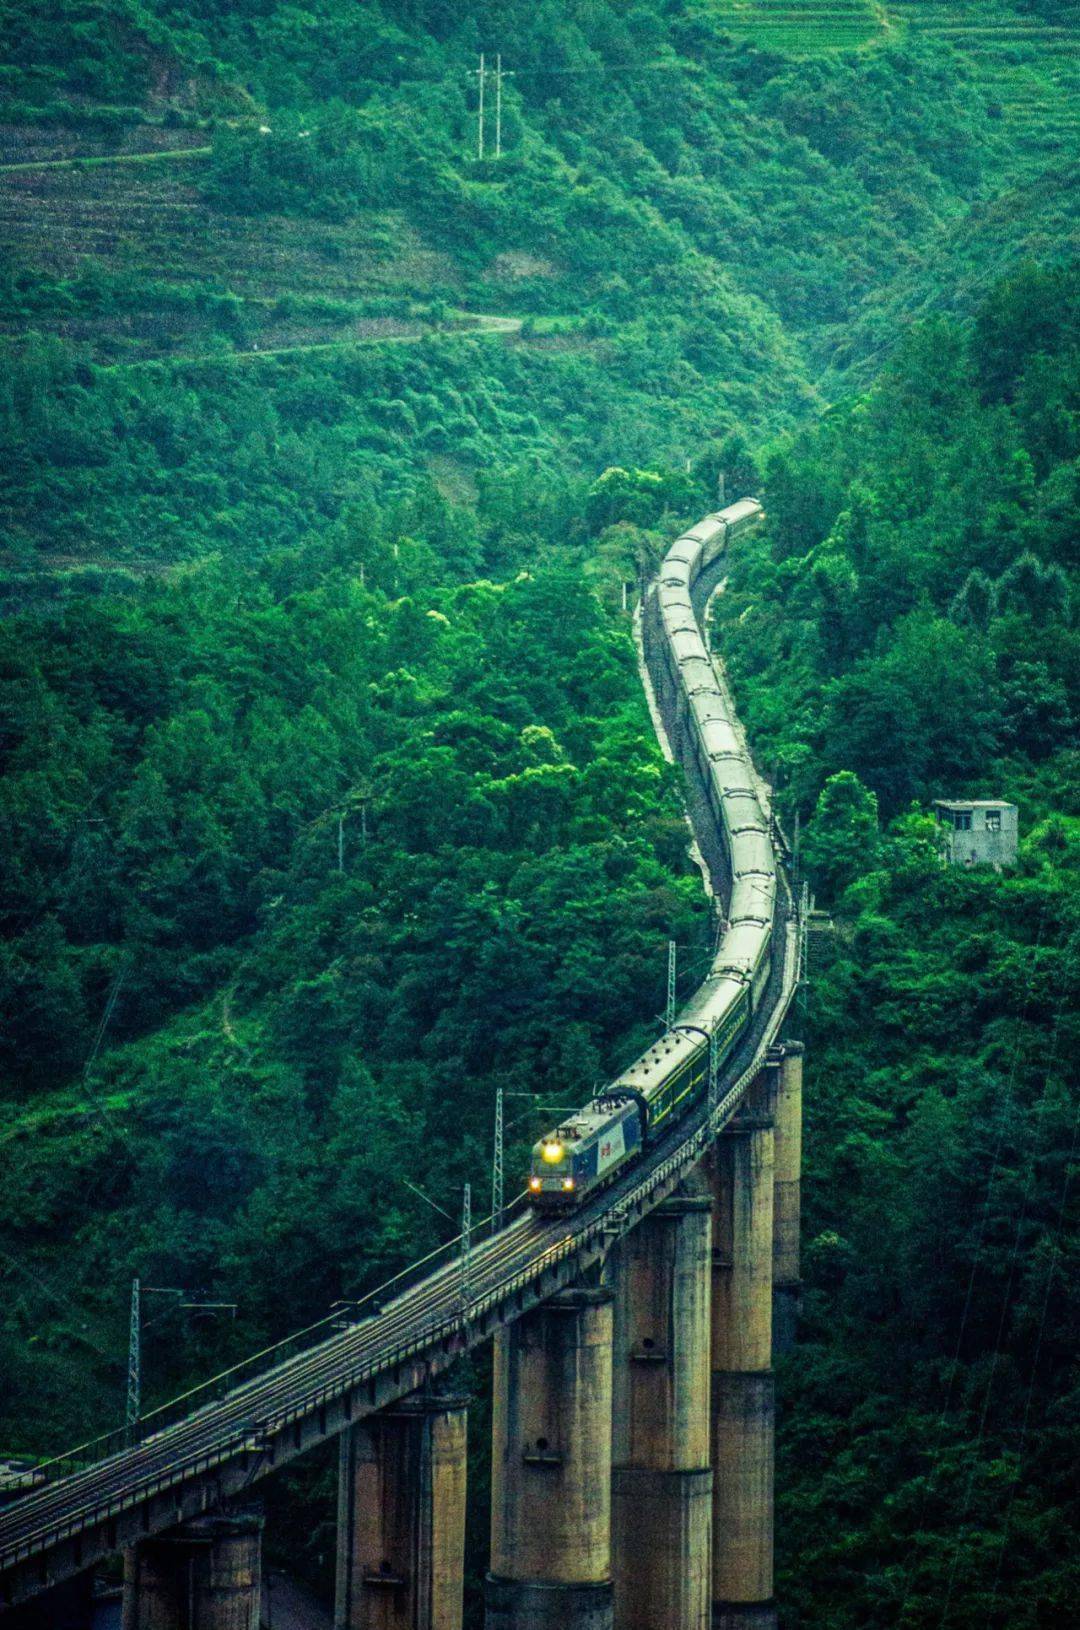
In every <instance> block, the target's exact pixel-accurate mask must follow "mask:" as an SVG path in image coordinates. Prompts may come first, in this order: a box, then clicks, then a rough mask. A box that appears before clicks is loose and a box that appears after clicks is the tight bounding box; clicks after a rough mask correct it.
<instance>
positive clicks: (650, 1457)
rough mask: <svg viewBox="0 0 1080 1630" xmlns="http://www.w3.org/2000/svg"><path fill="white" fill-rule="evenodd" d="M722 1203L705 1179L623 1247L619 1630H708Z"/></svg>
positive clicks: (616, 1490) (617, 1427)
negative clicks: (715, 1274)
mask: <svg viewBox="0 0 1080 1630" xmlns="http://www.w3.org/2000/svg"><path fill="white" fill-rule="evenodd" d="M711 1212H712V1200H711V1196H710V1195H709V1192H708V1188H707V1186H706V1185H705V1184H704V1183H703V1182H702V1181H701V1179H700V1178H697V1177H695V1178H694V1179H691V1182H690V1184H688V1185H687V1192H685V1193H683V1194H680V1195H676V1196H673V1197H672V1198H671V1199H669V1200H665V1201H664V1202H663V1203H662V1204H661V1205H659V1206H657V1207H656V1209H655V1210H654V1211H652V1212H650V1214H649V1216H648V1217H646V1219H645V1220H644V1221H643V1222H642V1223H641V1225H640V1226H639V1227H638V1228H636V1229H635V1230H634V1231H633V1233H631V1234H629V1235H627V1236H626V1237H625V1238H624V1239H623V1240H622V1241H621V1242H620V1244H619V1247H618V1252H617V1259H616V1264H615V1281H616V1299H615V1337H614V1350H615V1351H614V1435H613V1471H612V1577H613V1580H614V1586H615V1630H708V1627H709V1618H710V1589H709V1584H710V1577H711V1545H712V1498H713V1477H712V1470H711V1468H710V1465H709V1306H710V1279H711V1273H710V1265H711V1245H712V1215H711Z"/></svg>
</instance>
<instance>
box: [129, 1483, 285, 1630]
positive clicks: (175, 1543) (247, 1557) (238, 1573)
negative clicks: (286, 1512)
mask: <svg viewBox="0 0 1080 1630" xmlns="http://www.w3.org/2000/svg"><path fill="white" fill-rule="evenodd" d="M262 1526H263V1524H262V1517H261V1516H259V1515H258V1514H257V1513H255V1512H239V1513H237V1514H236V1515H235V1516H215V1517H198V1518H196V1519H195V1520H194V1521H193V1522H189V1523H186V1524H185V1525H184V1527H183V1528H182V1529H178V1530H176V1532H175V1533H173V1534H163V1535H160V1536H155V1537H154V1538H152V1539H144V1540H140V1541H139V1542H138V1543H137V1544H136V1545H133V1546H131V1548H130V1549H129V1550H127V1551H126V1552H125V1553H124V1605H123V1612H122V1620H121V1622H122V1626H123V1630H259V1607H260V1600H261V1591H262Z"/></svg>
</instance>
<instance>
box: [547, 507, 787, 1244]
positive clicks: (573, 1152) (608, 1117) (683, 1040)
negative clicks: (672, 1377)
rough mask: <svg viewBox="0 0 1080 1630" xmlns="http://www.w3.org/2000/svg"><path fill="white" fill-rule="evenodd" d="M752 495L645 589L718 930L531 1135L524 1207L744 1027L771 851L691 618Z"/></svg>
mask: <svg viewBox="0 0 1080 1630" xmlns="http://www.w3.org/2000/svg"><path fill="white" fill-rule="evenodd" d="M761 515H762V509H761V505H760V504H759V503H758V502H757V500H756V499H753V498H744V499H741V500H740V501H739V502H738V503H735V504H731V505H729V506H728V507H727V508H725V509H722V510H720V511H718V512H717V513H715V514H712V515H708V516H706V517H705V519H704V520H703V521H700V522H699V523H698V524H697V526H694V527H691V529H690V530H689V532H684V533H683V535H682V536H681V537H680V538H677V539H676V540H675V542H674V543H673V544H672V546H671V548H670V549H669V550H668V552H667V554H666V555H665V557H664V560H663V563H662V565H661V567H660V573H659V577H658V580H657V583H656V587H655V590H654V593H655V595H656V597H657V602H658V604H657V607H656V614H657V633H658V635H659V645H658V650H659V659H660V663H661V666H662V670H663V672H662V675H661V686H660V688H661V690H662V691H666V694H668V695H671V694H673V695H674V697H675V708H676V712H677V716H678V719H679V721H680V724H681V725H682V727H683V728H684V730H685V736H686V740H687V741H688V743H689V746H690V750H691V752H692V754H693V757H694V760H695V764H696V769H697V772H698V776H699V778H700V781H701V785H702V787H703V789H704V791H705V796H706V797H707V799H708V802H709V806H710V809H711V812H712V815H713V817H714V820H715V822H716V827H717V832H718V834H719V838H720V841H721V844H722V846H723V849H724V854H725V859H726V863H727V869H728V873H729V878H730V892H729V897H728V901H727V911H726V918H725V923H724V928H723V932H722V934H721V935H720V938H719V942H718V945H717V951H716V955H715V957H714V959H713V962H712V965H711V967H710V970H709V973H708V976H707V977H706V979H705V981H704V983H703V984H702V985H701V986H699V988H698V990H697V991H696V992H695V993H694V995H693V997H692V998H691V999H690V1001H689V1003H688V1004H687V1005H686V1006H685V1007H684V1008H683V1009H682V1010H681V1011H680V1013H679V1014H678V1017H677V1020H676V1022H675V1023H674V1024H673V1025H672V1027H671V1028H670V1029H669V1030H668V1031H667V1032H666V1033H665V1034H664V1035H663V1036H661V1037H660V1038H659V1040H658V1041H656V1042H655V1043H654V1045H653V1046H651V1047H650V1048H648V1050H647V1051H646V1052H644V1053H642V1055H641V1057H640V1058H638V1059H636V1060H635V1061H634V1063H633V1064H631V1066H630V1068H629V1069H627V1070H624V1071H623V1073H622V1074H621V1075H620V1076H618V1078H617V1079H616V1080H615V1081H613V1082H611V1083H610V1085H608V1086H606V1087H605V1088H604V1089H603V1091H602V1092H600V1093H599V1094H597V1096H595V1097H594V1098H593V1099H592V1100H591V1101H590V1102H589V1103H588V1104H586V1105H585V1107H584V1108H583V1109H582V1110H580V1111H579V1112H578V1113H577V1114H575V1115H573V1116H571V1117H570V1119H568V1120H566V1121H563V1122H561V1123H560V1124H559V1125H558V1126H556V1127H554V1128H553V1129H552V1130H551V1131H550V1132H547V1133H545V1135H544V1136H543V1137H541V1138H540V1139H538V1141H537V1142H536V1144H535V1145H534V1147H533V1151H532V1158H531V1161H530V1167H529V1174H528V1195H529V1199H530V1201H531V1203H532V1206H533V1208H534V1209H535V1210H537V1211H539V1212H541V1213H546V1214H548V1215H551V1214H560V1213H565V1212H567V1211H570V1210H573V1209H575V1208H576V1207H578V1206H580V1205H581V1204H582V1203H583V1202H584V1201H585V1200H587V1199H588V1198H589V1197H590V1196H591V1195H593V1194H595V1193H596V1191H597V1190H598V1189H600V1188H603V1187H605V1186H606V1185H607V1184H608V1183H610V1182H612V1181H613V1179H614V1178H615V1177H616V1176H617V1175H618V1174H619V1173H620V1172H621V1171H623V1170H624V1169H625V1168H626V1166H627V1165H629V1164H630V1162H632V1161H633V1160H636V1159H637V1158H639V1156H640V1155H641V1153H642V1151H643V1150H644V1149H645V1148H646V1146H647V1145H649V1144H650V1143H651V1142H654V1141H655V1140H656V1138H657V1137H659V1136H662V1135H663V1134H664V1133H665V1132H666V1131H667V1129H668V1127H669V1126H671V1125H672V1124H673V1123H674V1122H675V1120H676V1119H677V1118H678V1117H679V1116H681V1115H684V1114H685V1113H686V1112H687V1110H689V1108H690V1107H691V1105H692V1104H693V1103H694V1102H695V1100H696V1099H697V1098H699V1097H700V1096H701V1094H702V1093H703V1092H704V1091H705V1088H706V1084H707V1081H708V1074H709V1053H710V1045H711V1038H712V1036H713V1034H714V1032H715V1036H716V1041H715V1046H716V1049H717V1059H718V1063H719V1066H720V1067H722V1066H723V1063H724V1061H725V1060H726V1059H728V1058H729V1057H730V1056H731V1054H732V1052H733V1051H734V1050H735V1048H736V1047H737V1046H738V1044H739V1041H740V1039H741V1038H742V1036H743V1035H744V1034H745V1032H746V1030H747V1028H748V1026H749V1025H750V1022H751V1020H752V1017H753V1015H754V1013H755V1012H756V1011H757V1007H758V1003H759V1002H760V1001H761V997H762V994H763V992H764V990H765V988H766V986H767V984H768V981H769V975H770V972H771V967H772V960H771V948H772V937H773V922H774V918H775V916H776V906H777V889H778V878H777V859H776V849H775V846H774V843H773V837H772V831H771V827H770V822H769V819H768V816H767V815H766V812H765V811H764V810H763V808H762V806H761V801H760V799H759V797H758V793H757V783H756V778H755V776H754V770H753V765H752V764H751V762H750V758H749V755H748V754H747V752H746V749H745V747H744V745H743V741H742V737H741V735H740V732H739V730H738V727H737V724H736V721H735V719H734V716H733V714H732V710H731V707H730V704H729V702H728V699H727V695H726V693H725V692H724V690H723V689H722V688H721V687H720V685H719V684H718V683H717V679H716V674H715V672H714V670H713V666H712V663H711V661H710V659H709V654H708V651H707V650H706V648H705V642H704V639H703V637H702V633H701V629H700V628H699V627H698V622H697V618H696V617H695V615H694V608H693V604H692V600H691V594H692V591H693V587H694V584H695V583H696V581H697V578H698V576H699V575H700V573H701V572H702V571H704V570H705V569H706V567H708V566H711V565H712V564H713V562H714V561H715V560H716V559H717V558H718V556H719V555H721V554H723V552H724V551H725V550H726V549H727V548H729V546H730V545H731V543H732V542H733V541H734V540H735V539H736V538H737V537H739V536H740V534H742V533H744V532H746V531H747V530H748V529H750V528H751V527H753V526H755V525H756V524H757V523H758V522H759V520H760V519H761Z"/></svg>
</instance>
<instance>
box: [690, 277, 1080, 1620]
mask: <svg viewBox="0 0 1080 1630" xmlns="http://www.w3.org/2000/svg"><path fill="white" fill-rule="evenodd" d="M1078 319H1080V278H1078V275H1077V271H1076V269H1075V268H1070V269H1067V270H1061V271H1057V270H1049V271H1037V270H1035V269H1034V268H1030V269H1028V270H1026V271H1024V272H1023V273H1022V274H1021V275H1019V276H1017V277H1016V278H1015V279H1013V280H1011V281H1009V282H1007V283H1006V284H1004V285H1003V286H1002V287H1001V288H1000V289H999V290H997V291H996V292H995V294H994V295H993V296H992V297H991V299H990V300H989V301H988V302H987V304H986V305H985V306H984V307H983V309H982V311H981V312H980V314H979V316H978V320H977V322H976V324H975V326H974V330H973V332H971V333H970V334H965V333H964V332H963V331H960V330H958V329H955V328H950V327H946V326H944V325H940V324H939V325H935V326H933V327H931V328H929V329H927V330H925V331H924V332H922V333H920V334H919V335H918V336H917V337H916V338H914V339H913V341H912V342H911V343H910V344H909V346H908V347H907V348H906V350H905V352H904V353H903V354H902V356H901V357H900V358H899V359H898V360H897V361H896V363H895V364H894V366H893V367H892V368H891V369H890V370H889V371H888V372H887V373H886V375H885V377H884V379H883V380H882V381H881V383H880V384H879V385H878V386H877V387H876V388H875V389H874V390H873V391H872V392H871V393H870V395H869V396H868V397H867V398H866V399H865V400H863V401H860V402H858V403H855V404H852V405H851V406H849V407H845V408H843V409H840V410H837V411H835V412H834V413H833V414H831V415H830V416H829V417H828V418H826V420H825V421H824V423H823V424H822V425H821V426H820V427H818V428H816V429H815V430H813V431H811V432H809V433H808V434H807V435H805V436H803V437H801V438H799V439H798V440H797V441H795V442H794V443H793V444H792V445H791V446H790V447H787V448H785V449H784V450H782V451H781V452H780V453H779V454H777V455H776V457H775V458H774V459H773V461H772V462H771V464H770V466H769V471H768V475H767V477H766V481H765V490H766V497H767V502H768V507H769V515H770V522H769V530H768V535H767V536H766V537H764V538H762V539H761V540H760V542H759V543H758V544H757V545H755V546H753V547H752V548H750V549H748V550H746V551H745V552H744V554H743V557H742V558H741V559H740V561H739V563H738V566H737V569H736V571H735V572H734V573H733V575H732V580H731V583H730V584H729V588H728V593H727V594H726V595H725V596H724V599H723V600H722V601H721V602H720V606H721V611H722V614H723V626H722V629H721V631H720V636H719V637H720V639H721V642H722V646H723V649H724V650H725V652H726V653H727V655H728V657H729V660H730V663H731V666H732V668H733V671H734V673H735V676H736V678H737V682H738V692H739V696H740V699H741V705H742V707H743V709H744V711H745V714H746V716H747V717H748V719H749V721H750V723H751V727H752V733H753V735H754V738H755V741H756V745H757V749H758V752H759V754H760V756H761V759H762V761H763V762H764V763H771V764H773V765H774V766H775V767H776V774H777V779H778V781H779V789H780V790H779V796H780V802H781V807H782V808H784V809H785V811H786V813H787V816H788V818H789V819H790V818H792V817H793V816H794V814H795V811H796V810H799V811H801V813H802V815H803V817H804V818H805V817H806V816H808V815H810V816H811V819H810V820H809V822H808V824H807V825H806V826H805V828H804V839H803V845H802V852H803V858H804V860H805V863H806V866H807V868H808V872H809V876H810V878H811V881H812V882H813V884H814V885H815V886H816V888H817V890H818V897H819V902H821V903H823V904H824V905H825V906H826V907H827V908H828V911H829V912H830V913H831V918H832V928H831V931H829V932H816V933H814V934H813V936H812V949H811V966H812V970H813V972H812V978H811V984H810V990H809V993H808V997H807V1007H806V1013H805V1025H806V1030H807V1034H808V1040H809V1042H810V1077H809V1079H810V1083H811V1086H810V1092H809V1096H808V1100H807V1110H808V1128H807V1131H808V1154H809V1163H808V1170H807V1183H806V1212H805V1233H804V1241H805V1249H806V1269H807V1293H806V1319H805V1325H804V1332H803V1339H802V1342H801V1344H800V1347H799V1349H798V1351H797V1354H796V1355H795V1357H794V1358H793V1359H792V1360H791V1361H790V1363H789V1364H788V1365H787V1367H786V1370H785V1373H784V1375H783V1377H782V1382H781V1390H782V1395H783V1396H784V1398H785V1422H784V1435H783V1441H782V1443H781V1446H780V1451H779V1455H778V1467H779V1474H780V1477H781V1480H782V1495H781V1505H780V1517H779V1520H778V1536H779V1543H780V1547H781V1554H782V1567H783V1575H784V1583H783V1585H782V1594H783V1597H784V1599H785V1600H787V1601H788V1602H790V1603H791V1604H792V1606H793V1609H794V1610H795V1613H796V1615H797V1616H796V1618H795V1620H794V1621H793V1622H798V1623H799V1624H807V1625H811V1624H812V1625H828V1626H829V1627H830V1630H841V1627H844V1630H847V1627H854V1626H856V1625H865V1624H879V1623H888V1624H897V1625H906V1626H923V1625H926V1626H930V1625H941V1624H949V1625H951V1626H954V1627H957V1630H959V1627H960V1626H971V1627H972V1630H975V1627H976V1626H979V1627H984V1626H995V1627H996V1626H1005V1625H1009V1626H1010V1627H1013V1626H1017V1625H1022V1626H1025V1627H1028V1626H1030V1627H1031V1630H1035V1627H1037V1626H1038V1627H1044V1626H1065V1625H1066V1624H1069V1623H1071V1622H1072V1620H1073V1618H1074V1616H1075V1603H1076V1600H1077V1591H1078V1588H1080V1578H1078V1575H1077V1570H1076V1560H1075V1546H1074V1544H1073V1536H1074V1535H1075V1531H1076V1523H1077V1517H1078V1510H1077V1504H1076V1488H1075V1481H1074V1478H1073V1475H1072V1473H1073V1460H1072V1450H1071V1448H1070V1445H1073V1446H1074V1445H1075V1434H1076V1429H1077V1418H1078V1411H1080V1374H1078V1372H1077V1364H1076V1354H1077V1345H1078V1337H1080V1300H1078V1298H1077V1286H1078V1284H1080V1278H1078V1273H1077V1269H1078V1266H1080V1260H1078V1240H1080V1231H1078V1228H1077V1214H1076V1204H1077V1195H1076V1191H1075V1183H1073V1184H1072V1187H1070V1183H1071V1182H1072V1180H1073V1179H1074V1176H1075V1171H1076V1161H1077V1152H1078V1146H1077V1133H1078V1128H1080V1121H1078V1118H1077V1101H1078V1100H1077V1090H1078V1086H1080V1083H1078V1080H1077V1074H1076V1058H1077V1044H1078V1042H1080V1035H1078V1034H1077V1012H1078V997H1080V910H1078V901H1080V889H1078V884H1080V804H1078V802H1077V787H1078V781H1077V773H1076V769H1077V739H1076V728H1077V720H1078V717H1080V634H1078V627H1077V614H1076V606H1077V602H1076V589H1077V567H1078V564H1080V560H1078V555H1077V538H1078V536H1080V485H1078V475H1080V462H1078V455H1080V419H1078V417H1077V408H1078V406H1080V345H1078V338H1080V333H1078V328H1077V323H1078ZM965 796H968V797H972V796H974V797H978V796H988V797H994V796H1004V797H1008V798H1013V799H1015V800H1016V802H1017V803H1018V804H1019V806H1020V818H1021V829H1022V832H1023V841H1022V849H1021V859H1020V864H1019V866H1018V867H1017V869H1016V871H1015V873H1007V874H1002V875H995V874H994V873H993V872H992V871H990V870H988V869H981V868H977V869H974V870H970V871H964V870H956V869H948V868H943V866H942V862H941V859H940V856H939V852H938V847H937V843H936V834H935V828H934V825H933V823H932V821H930V820H928V819H927V817H926V813H925V810H926V807H927V803H928V801H929V800H930V799H932V798H934V797H965ZM879 815H880V817H881V819H880V820H879Z"/></svg>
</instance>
